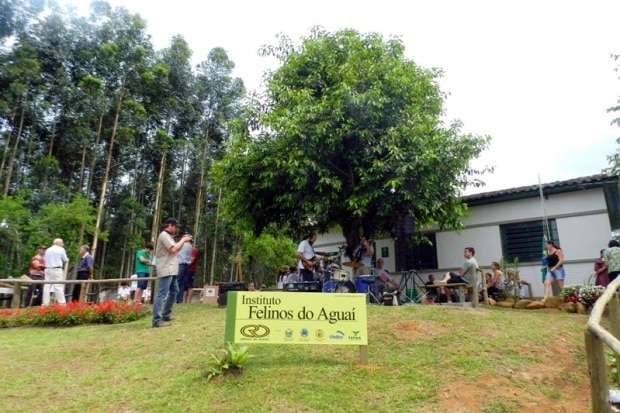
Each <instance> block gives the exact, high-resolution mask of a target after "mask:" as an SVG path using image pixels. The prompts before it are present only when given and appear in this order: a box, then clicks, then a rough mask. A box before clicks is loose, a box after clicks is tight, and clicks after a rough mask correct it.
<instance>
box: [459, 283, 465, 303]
mask: <svg viewBox="0 0 620 413" xmlns="http://www.w3.org/2000/svg"><path fill="white" fill-rule="evenodd" d="M459 300H460V301H461V306H463V307H465V287H463V286H462V285H459Z"/></svg>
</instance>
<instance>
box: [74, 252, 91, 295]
mask: <svg viewBox="0 0 620 413" xmlns="http://www.w3.org/2000/svg"><path fill="white" fill-rule="evenodd" d="M94 266H95V260H94V259H93V256H92V255H90V247H89V246H88V245H82V246H81V247H80V265H79V266H78V270H77V279H78V280H88V279H90V278H92V277H93V267H94ZM81 291H82V285H81V284H75V286H74V287H73V293H72V294H71V300H72V301H79V300H80V292H81Z"/></svg>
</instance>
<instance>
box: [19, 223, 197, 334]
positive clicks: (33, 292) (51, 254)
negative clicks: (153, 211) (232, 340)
mask: <svg viewBox="0 0 620 413" xmlns="http://www.w3.org/2000/svg"><path fill="white" fill-rule="evenodd" d="M177 233H178V222H177V221H176V220H175V219H174V218H168V219H167V220H165V221H164V224H163V229H162V231H161V233H160V234H159V236H158V238H157V243H156V247H154V246H153V244H152V243H150V242H149V243H146V244H145V245H144V247H143V248H141V249H139V250H138V251H137V252H136V253H135V264H134V266H135V268H134V269H135V274H133V275H132V276H131V278H132V282H131V283H122V284H121V285H120V286H119V287H118V290H117V291H116V294H115V298H117V299H120V300H127V301H129V300H132V301H133V302H136V303H142V302H144V301H147V300H148V299H149V298H150V290H149V288H148V279H149V277H153V276H155V275H157V276H158V277H159V282H158V287H157V291H156V293H155V294H154V302H153V322H152V325H153V327H162V326H164V325H167V324H168V323H169V322H170V321H171V320H172V317H171V313H172V307H173V305H174V304H175V303H183V302H189V301H190V299H191V289H192V287H193V285H194V276H195V274H196V268H197V262H198V249H197V248H195V247H194V246H193V239H192V236H191V235H190V234H189V233H184V234H183V235H182V236H181V237H179V238H178V239H175V237H176V236H177ZM68 264H69V258H68V257H67V252H66V250H65V248H64V241H63V240H62V239H60V238H58V239H55V240H54V241H53V242H52V245H51V246H50V247H46V246H43V245H42V246H39V247H38V248H37V251H36V254H35V255H34V256H33V257H32V258H31V260H30V266H29V269H28V276H29V278H30V279H32V280H45V281H63V280H65V279H66V274H67V272H68ZM75 271H76V277H75V278H76V279H77V280H88V279H91V278H93V274H94V258H93V256H92V255H91V254H90V247H89V246H88V245H82V246H81V247H80V249H79V262H78V263H77V268H75ZM82 288H83V287H82V285H81V284H79V283H76V284H74V285H73V287H72V290H71V291H70V294H69V295H66V294H65V284H64V283H58V284H54V283H49V284H30V286H29V288H28V291H27V292H26V296H25V304H26V305H27V306H37V305H44V306H46V305H49V304H50V303H51V300H52V297H53V299H54V301H55V302H57V303H58V304H65V303H66V301H67V297H69V299H70V300H72V301H80V300H83V299H85V297H82V295H83V294H84V291H82ZM147 293H148V294H147Z"/></svg>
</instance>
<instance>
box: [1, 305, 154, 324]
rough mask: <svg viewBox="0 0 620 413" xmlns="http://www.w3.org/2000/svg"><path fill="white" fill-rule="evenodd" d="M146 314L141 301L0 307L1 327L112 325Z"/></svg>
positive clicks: (136, 318) (133, 319)
mask: <svg viewBox="0 0 620 413" xmlns="http://www.w3.org/2000/svg"><path fill="white" fill-rule="evenodd" d="M145 315H146V309H145V308H144V307H143V306H141V305H140V304H127V303H118V302H116V301H104V302H103V303H100V304H87V303H80V302H72V303H68V304H66V305H60V304H52V305H50V306H46V307H43V306H41V307H29V308H22V309H15V310H10V309H5V310H0V328H2V327H13V326H20V325H31V326H75V325H79V324H89V323H94V324H113V323H127V322H130V321H135V320H138V319H139V318H141V317H143V316H145Z"/></svg>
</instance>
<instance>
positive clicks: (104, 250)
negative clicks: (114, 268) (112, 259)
mask: <svg viewBox="0 0 620 413" xmlns="http://www.w3.org/2000/svg"><path fill="white" fill-rule="evenodd" d="M101 250H102V251H101V267H100V268H101V272H103V271H105V259H106V253H107V252H108V243H107V242H105V241H104V242H103V245H102V248H101Z"/></svg>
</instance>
